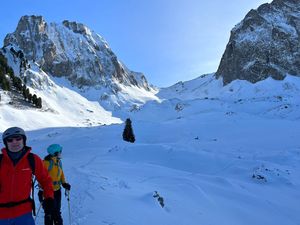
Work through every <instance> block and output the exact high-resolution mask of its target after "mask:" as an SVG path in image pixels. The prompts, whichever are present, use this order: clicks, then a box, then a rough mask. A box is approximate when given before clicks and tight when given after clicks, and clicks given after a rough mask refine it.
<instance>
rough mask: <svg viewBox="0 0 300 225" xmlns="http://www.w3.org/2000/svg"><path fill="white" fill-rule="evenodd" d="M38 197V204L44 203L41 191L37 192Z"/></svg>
mask: <svg viewBox="0 0 300 225" xmlns="http://www.w3.org/2000/svg"><path fill="white" fill-rule="evenodd" d="M38 196H39V201H40V202H43V201H44V192H43V191H41V190H39V192H38Z"/></svg>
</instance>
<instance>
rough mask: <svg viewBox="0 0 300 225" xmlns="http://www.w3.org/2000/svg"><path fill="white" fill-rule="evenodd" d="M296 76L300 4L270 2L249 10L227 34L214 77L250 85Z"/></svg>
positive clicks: (280, 0)
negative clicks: (227, 37) (227, 38)
mask: <svg viewBox="0 0 300 225" xmlns="http://www.w3.org/2000/svg"><path fill="white" fill-rule="evenodd" d="M286 74H290V75H295V76H300V1H299V0H274V1H273V2H272V3H270V4H269V3H266V4H263V5H261V6H260V7H259V8H258V9H257V10H251V11H250V12H249V13H248V14H247V15H246V16H245V18H244V19H243V20H242V21H241V22H240V23H239V24H237V25H236V26H235V27H234V28H233V29H232V31H231V35H230V39H229V42H228V44H227V46H226V50H225V52H224V54H223V56H222V59H221V62H220V65H219V67H218V70H217V72H216V77H217V78H218V77H222V78H223V84H224V85H226V84H228V83H230V82H231V81H233V80H236V79H240V80H248V81H250V82H252V83H255V82H257V81H261V80H264V79H266V78H267V77H272V78H274V79H277V80H282V79H284V77H285V76H286Z"/></svg>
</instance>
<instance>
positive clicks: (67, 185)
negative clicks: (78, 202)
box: [62, 183, 71, 191]
mask: <svg viewBox="0 0 300 225" xmlns="http://www.w3.org/2000/svg"><path fill="white" fill-rule="evenodd" d="M62 186H63V188H64V189H66V190H68V191H70V190H71V185H70V184H69V183H63V184H62Z"/></svg>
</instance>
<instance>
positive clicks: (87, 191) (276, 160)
mask: <svg viewBox="0 0 300 225" xmlns="http://www.w3.org/2000/svg"><path fill="white" fill-rule="evenodd" d="M39 75H41V74H40V73H39V74H37V76H39ZM32 76H34V72H32ZM46 76H47V75H44V77H46ZM34 80H36V79H34ZM49 82H50V83H51V82H52V81H51V79H50V78H49ZM59 82H60V83H61V84H62V83H64V82H67V81H65V80H59ZM59 82H58V81H56V83H59ZM66 86H67V85H66ZM66 86H65V87H60V86H57V85H55V84H53V86H52V87H51V85H50V86H49V88H48V89H47V88H46V89H44V90H43V91H41V92H39V93H38V94H40V95H43V98H45V99H46V101H47V102H49V107H52V109H53V111H55V112H58V113H59V114H55V113H53V112H50V111H48V112H43V113H40V112H36V110H35V111H34V110H23V111H21V110H19V113H20V112H22V113H23V114H22V115H21V114H19V115H18V116H16V109H14V108H11V107H9V106H7V105H5V106H4V107H5V108H4V109H5V113H3V111H2V109H3V108H2V107H3V105H1V106H0V107H1V114H0V116H1V123H0V124H1V127H0V131H2V132H3V130H4V129H5V128H7V127H9V126H15V125H18V126H21V127H24V128H26V130H27V132H28V144H29V145H30V146H32V147H33V149H34V152H36V153H38V154H39V155H40V156H45V155H46V148H47V146H48V145H49V144H51V143H59V144H61V145H62V146H63V166H64V171H65V175H66V177H67V180H68V181H69V182H70V183H71V185H72V189H71V198H70V209H71V214H70V217H71V220H72V225H90V224H93V225H103V224H116V225H140V224H143V225H153V224H163V225H182V224H186V225H198V224H211V225H219V224H224V225H227V224H228V225H241V224H243V225H261V224H264V225H282V224H284V225H295V224H297V223H298V222H299V220H300V216H299V215H300V209H299V207H298V205H299V200H298V199H299V197H300V196H299V189H300V182H299V180H300V172H299V171H300V144H299V141H298V134H299V133H300V118H299V115H300V114H299V98H298V97H297V96H299V88H300V78H298V77H292V76H291V77H286V78H285V80H283V81H275V80H272V79H267V80H264V81H262V82H258V83H256V84H255V85H253V84H250V83H248V82H245V81H235V82H232V83H231V84H230V85H227V86H225V87H223V86H222V80H216V79H215V77H214V75H213V74H210V75H205V76H201V77H199V78H197V79H195V80H193V81H189V82H182V83H178V84H176V85H174V86H172V87H170V88H166V89H163V90H161V91H160V93H159V94H158V96H159V99H158V100H155V101H150V102H148V103H146V104H145V105H144V106H143V107H140V108H137V109H136V110H134V111H132V112H130V113H129V114H128V116H130V117H131V119H132V125H133V131H134V133H135V137H136V142H135V143H134V144H129V143H126V142H124V141H122V131H123V128H124V124H114V125H110V126H92V127H71V126H73V125H76V124H75V121H77V122H78V123H80V124H79V126H85V125H86V122H87V121H82V118H84V117H83V115H84V116H87V117H88V118H91V115H94V116H95V117H94V118H95V121H92V123H93V124H94V125H95V124H96V123H97V121H99V122H101V123H103V122H105V121H103V120H105V118H107V121H109V122H118V121H116V119H113V118H112V117H110V116H109V115H107V114H105V112H103V111H102V110H101V107H100V106H99V105H98V103H97V104H95V105H94V107H95V108H93V104H92V103H89V102H86V99H84V98H82V97H80V96H79V95H77V94H76V93H74V92H73V91H71V90H70V89H67V88H66ZM42 89H43V88H42ZM37 91H38V90H37ZM1 94H3V93H1ZM50 96H51V98H52V99H55V98H56V99H57V100H58V101H53V102H51V101H50V100H47V98H48V97H49V98H50ZM7 98H8V96H6V95H4V99H6V100H5V101H8V99H7ZM70 100H72V101H70ZM59 101H62V104H61V105H60V104H57V103H56V102H59ZM71 102H72V103H73V104H74V105H73V106H74V107H75V109H74V108H73V106H72V107H71V105H70V104H71ZM285 106H287V108H286V107H285ZM77 107H78V108H77ZM80 109H81V110H82V109H87V110H85V111H80ZM62 111H63V112H65V113H63V114H61V112H62ZM71 111H72V112H71ZM91 111H93V112H91ZM127 113H128V112H127ZM104 115H107V117H105V116H104ZM4 117H5V118H4ZM56 117H57V118H58V119H61V121H63V120H62V118H64V119H65V120H66V121H63V122H65V124H64V125H63V124H62V123H61V124H58V125H60V126H61V127H50V126H49V124H53V121H51V120H52V119H53V120H54V119H55V118H56ZM67 117H71V119H70V120H67V119H66V118H67ZM23 118H24V119H23ZM51 118H52V119H51ZM157 194H158V195H157ZM155 196H156V197H155ZM159 196H160V197H161V198H162V199H163V207H162V205H161V204H162V201H160V202H161V203H160V202H159V201H158V197H159ZM36 199H37V198H36ZM160 200H161V199H160ZM62 212H63V213H62V214H63V217H64V221H65V223H66V224H68V223H69V221H68V220H69V212H68V204H67V201H66V199H65V198H63V200H62ZM37 223H38V224H42V223H43V213H42V212H40V213H39V215H38V217H37Z"/></svg>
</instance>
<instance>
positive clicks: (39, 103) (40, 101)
mask: <svg viewBox="0 0 300 225" xmlns="http://www.w3.org/2000/svg"><path fill="white" fill-rule="evenodd" d="M36 107H38V108H40V109H41V108H42V99H41V97H39V98H38V99H37V104H36Z"/></svg>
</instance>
